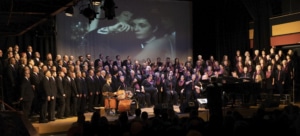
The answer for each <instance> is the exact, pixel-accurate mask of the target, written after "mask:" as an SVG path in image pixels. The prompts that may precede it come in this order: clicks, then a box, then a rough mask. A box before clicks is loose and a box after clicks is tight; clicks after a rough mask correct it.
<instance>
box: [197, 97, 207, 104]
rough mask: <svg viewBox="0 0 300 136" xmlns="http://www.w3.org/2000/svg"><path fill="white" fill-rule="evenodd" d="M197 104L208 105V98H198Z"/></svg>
mask: <svg viewBox="0 0 300 136" xmlns="http://www.w3.org/2000/svg"><path fill="white" fill-rule="evenodd" d="M197 102H198V103H199V104H207V98H198V99H197Z"/></svg>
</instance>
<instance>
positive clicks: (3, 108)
mask: <svg viewBox="0 0 300 136" xmlns="http://www.w3.org/2000/svg"><path fill="white" fill-rule="evenodd" d="M2 82H3V80H2V75H0V91H1V99H2V101H1V107H0V111H5V106H4V94H3V83H2Z"/></svg>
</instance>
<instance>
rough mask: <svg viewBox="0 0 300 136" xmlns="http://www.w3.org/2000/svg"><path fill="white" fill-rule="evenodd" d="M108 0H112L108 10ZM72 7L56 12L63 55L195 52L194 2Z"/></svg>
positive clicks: (120, 0) (150, 0)
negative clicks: (67, 12)
mask: <svg viewBox="0 0 300 136" xmlns="http://www.w3.org/2000/svg"><path fill="white" fill-rule="evenodd" d="M109 2H114V5H113V7H109V8H110V9H107V5H105V4H110V3H109ZM110 5H111V4H110ZM73 8H74V13H73V16H71V17H68V16H65V14H64V13H61V14H59V15H58V16H57V32H58V33H57V49H58V53H59V54H62V55H70V54H72V55H77V56H79V55H83V56H84V55H85V54H87V53H89V54H91V55H92V57H93V58H97V57H98V55H99V54H102V56H111V58H114V56H116V55H119V56H122V57H123V58H126V57H127V56H130V57H131V58H132V59H133V60H140V61H142V60H146V59H147V58H150V59H152V60H156V58H157V57H160V58H162V59H164V58H166V57H169V58H171V59H175V58H181V59H182V60H185V59H186V58H187V57H188V56H192V29H191V28H192V23H191V22H192V5H191V2H188V1H157V0H114V1H111V0H105V1H104V2H103V3H102V4H101V5H99V6H95V5H90V4H89V1H86V2H85V1H80V2H79V3H77V4H76V5H75V6H74V7H73Z"/></svg>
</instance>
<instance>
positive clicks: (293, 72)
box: [291, 68, 295, 104]
mask: <svg viewBox="0 0 300 136" xmlns="http://www.w3.org/2000/svg"><path fill="white" fill-rule="evenodd" d="M292 74H293V88H292V91H293V102H291V103H292V104H294V103H295V68H293V71H292Z"/></svg>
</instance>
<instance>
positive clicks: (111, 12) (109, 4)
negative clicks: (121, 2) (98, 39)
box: [101, 0, 117, 20]
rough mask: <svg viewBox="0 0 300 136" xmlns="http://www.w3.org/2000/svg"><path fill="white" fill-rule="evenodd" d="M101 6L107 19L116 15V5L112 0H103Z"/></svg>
mask: <svg viewBox="0 0 300 136" xmlns="http://www.w3.org/2000/svg"><path fill="white" fill-rule="evenodd" d="M101 8H102V9H103V10H104V11H105V17H106V18H107V19H108V20H112V19H113V18H114V17H115V16H116V15H115V8H117V6H116V5H115V2H114V1H113V0H105V1H104V5H103V6H102V7H101Z"/></svg>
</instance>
